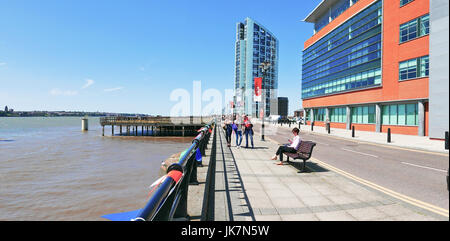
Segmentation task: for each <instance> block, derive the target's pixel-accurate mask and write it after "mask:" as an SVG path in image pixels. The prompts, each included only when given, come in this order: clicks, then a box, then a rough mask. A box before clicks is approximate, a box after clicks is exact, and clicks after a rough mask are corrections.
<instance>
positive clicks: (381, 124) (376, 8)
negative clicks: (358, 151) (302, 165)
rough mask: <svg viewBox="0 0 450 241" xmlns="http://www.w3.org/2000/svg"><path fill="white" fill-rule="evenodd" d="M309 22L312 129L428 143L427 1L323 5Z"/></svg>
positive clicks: (306, 88) (305, 83) (354, 0)
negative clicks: (311, 29) (403, 137)
mask: <svg viewBox="0 0 450 241" xmlns="http://www.w3.org/2000/svg"><path fill="white" fill-rule="evenodd" d="M447 5H448V3H447ZM447 16H448V11H447ZM304 21H306V22H310V23H314V34H313V36H312V37H311V38H309V39H308V40H307V41H306V42H305V43H304V49H303V66H302V100H303V108H304V109H305V112H306V113H305V114H306V116H307V120H308V123H311V122H312V121H313V122H314V125H318V126H324V123H325V121H326V120H327V119H328V120H329V121H330V123H331V124H330V125H331V127H332V128H347V129H350V128H351V127H352V126H355V129H357V130H365V131H376V132H387V129H388V128H390V129H391V132H392V133H398V134H408V135H421V136H429V125H430V123H429V112H430V107H429V97H430V93H429V89H430V86H429V83H430V81H429V78H430V56H429V55H430V1H429V0H384V1H383V0H324V1H322V2H321V3H320V4H319V5H318V6H317V7H316V8H315V9H314V10H313V11H312V12H311V13H310V14H309V15H308V16H307V17H306V18H305V20H304ZM447 29H448V28H447ZM447 31H448V30H447ZM447 42H448V40H447ZM447 56H448V48H447ZM447 63H448V62H447ZM447 88H448V71H447ZM444 96H445V93H444ZM439 101H443V102H444V103H445V102H447V104H446V105H447V108H448V91H447V99H446V100H439ZM444 116H445V115H444ZM446 116H447V126H448V112H447V114H446ZM446 128H447V130H448V127H446ZM441 129H442V128H441ZM439 132H442V131H441V130H439ZM436 138H441V135H437V137H436Z"/></svg>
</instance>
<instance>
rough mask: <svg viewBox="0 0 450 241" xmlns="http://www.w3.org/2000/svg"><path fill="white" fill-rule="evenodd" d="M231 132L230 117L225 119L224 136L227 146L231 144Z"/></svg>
mask: <svg viewBox="0 0 450 241" xmlns="http://www.w3.org/2000/svg"><path fill="white" fill-rule="evenodd" d="M231 133H233V127H232V122H231V120H230V119H226V120H225V137H226V139H227V146H228V147H230V146H231Z"/></svg>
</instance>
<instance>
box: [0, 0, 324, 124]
mask: <svg viewBox="0 0 450 241" xmlns="http://www.w3.org/2000/svg"><path fill="white" fill-rule="evenodd" d="M319 2H320V0H280V1H267V0H259V1H242V0H226V1H225V0H222V1H218V0H214V1H213V0H201V1H200V0H190V1H187V0H177V1H175V0H158V1H156V0H142V1H141V0H95V1H92V0H64V1H61V0H39V1H35V0H0V107H2V108H3V106H5V105H8V106H9V107H11V108H14V109H15V110H76V111H106V112H127V113H146V114H161V115H167V114H169V110H170V108H171V107H172V106H173V105H174V104H175V102H171V101H170V99H169V96H170V93H171V92H172V91H173V90H174V89H177V88H182V89H186V90H187V91H189V92H192V88H193V87H192V85H193V81H202V90H206V89H209V88H215V89H218V90H220V91H223V90H224V89H233V86H234V67H235V65H234V64H235V62H234V61H235V56H234V54H235V38H236V34H235V28H236V23H237V22H240V21H244V19H245V18H246V17H250V18H253V19H254V20H256V21H257V22H259V23H261V24H262V25H264V26H265V27H266V28H268V29H269V30H270V31H271V32H272V33H273V34H275V35H276V37H277V38H278V40H279V41H280V48H279V51H280V53H279V69H278V71H279V76H278V81H279V91H278V94H279V96H286V97H289V103H290V104H289V112H290V113H293V111H294V110H295V109H298V108H300V105H301V103H300V85H301V84H300V82H301V58H302V53H301V51H302V49H303V42H304V41H305V40H306V39H307V38H309V37H310V36H312V33H313V26H312V24H310V23H305V22H302V21H301V20H303V19H304V17H306V15H307V14H308V13H309V12H310V11H311V10H313V9H314V7H315V6H316V5H317V4H318V3H319Z"/></svg>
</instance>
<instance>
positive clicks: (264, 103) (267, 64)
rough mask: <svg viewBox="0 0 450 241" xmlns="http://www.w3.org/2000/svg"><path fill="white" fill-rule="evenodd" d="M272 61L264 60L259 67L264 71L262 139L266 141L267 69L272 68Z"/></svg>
mask: <svg viewBox="0 0 450 241" xmlns="http://www.w3.org/2000/svg"><path fill="white" fill-rule="evenodd" d="M270 65H271V64H270V62H267V61H266V62H263V63H261V64H260V65H259V68H260V69H261V72H262V74H263V79H262V85H263V86H262V90H263V91H262V92H263V93H262V96H261V97H262V98H263V101H262V103H263V107H262V110H263V115H262V125H261V127H262V128H261V141H264V117H265V116H266V95H265V92H266V89H265V87H266V86H265V84H264V83H265V80H266V75H267V71H268V70H269V68H270Z"/></svg>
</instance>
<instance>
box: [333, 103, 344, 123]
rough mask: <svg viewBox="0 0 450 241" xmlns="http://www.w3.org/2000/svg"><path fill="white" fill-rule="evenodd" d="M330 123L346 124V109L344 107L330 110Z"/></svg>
mask: <svg viewBox="0 0 450 241" xmlns="http://www.w3.org/2000/svg"><path fill="white" fill-rule="evenodd" d="M329 115H330V122H340V123H345V122H347V109H346V108H345V107H340V108H330V113H329Z"/></svg>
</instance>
